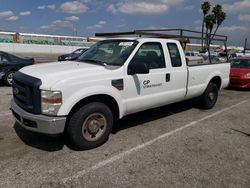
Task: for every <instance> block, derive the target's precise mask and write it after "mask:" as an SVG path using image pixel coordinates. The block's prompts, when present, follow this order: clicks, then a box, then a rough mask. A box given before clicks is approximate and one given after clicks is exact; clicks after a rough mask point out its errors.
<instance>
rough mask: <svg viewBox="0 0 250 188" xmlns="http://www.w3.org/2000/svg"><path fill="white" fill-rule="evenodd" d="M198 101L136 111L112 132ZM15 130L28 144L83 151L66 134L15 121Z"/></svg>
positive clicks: (46, 147) (193, 105)
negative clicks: (37, 129) (49, 132)
mask: <svg viewBox="0 0 250 188" xmlns="http://www.w3.org/2000/svg"><path fill="white" fill-rule="evenodd" d="M196 107H197V102H196V101H194V100H190V101H184V102H181V103H177V104H174V105H168V106H164V107H160V108H155V109H151V110H147V111H144V112H140V113H136V114H133V115H130V116H127V117H125V118H123V119H122V120H120V121H118V122H117V123H116V125H115V126H114V128H113V131H112V133H113V134H116V133H118V132H119V131H121V130H124V129H129V128H131V127H135V126H138V125H140V124H143V123H146V122H150V121H154V120H157V119H159V118H163V117H168V116H171V115H173V114H177V113H180V112H183V111H186V110H189V109H191V108H196ZM14 130H15V131H16V133H17V135H18V137H19V138H20V139H21V140H22V141H23V142H24V143H25V144H26V145H28V146H31V147H34V148H37V149H40V150H44V151H48V152H54V151H59V150H62V149H63V147H64V146H67V147H68V148H69V149H71V150H74V151H81V150H80V149H78V148H76V147H74V146H72V145H71V144H70V141H69V139H68V138H67V136H66V135H64V134H61V135H55V136H51V135H45V134H39V133H35V132H31V131H28V130H25V129H24V128H22V127H21V126H20V125H19V124H18V123H15V125H14Z"/></svg>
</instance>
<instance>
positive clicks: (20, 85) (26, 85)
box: [13, 72, 42, 114]
mask: <svg viewBox="0 0 250 188" xmlns="http://www.w3.org/2000/svg"><path fill="white" fill-rule="evenodd" d="M41 83H42V82H41V80H40V79H38V78H34V77H32V76H28V75H26V74H23V73H21V72H16V73H15V74H14V77H13V97H14V100H15V102H16V104H17V105H18V106H20V107H21V108H22V109H24V110H26V111H27V112H30V113H34V114H40V113H41V92H40V85H41Z"/></svg>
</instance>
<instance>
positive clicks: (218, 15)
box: [211, 5, 227, 40]
mask: <svg viewBox="0 0 250 188" xmlns="http://www.w3.org/2000/svg"><path fill="white" fill-rule="evenodd" d="M213 13H214V15H215V19H216V24H217V26H216V29H215V30H214V33H213V35H212V37H211V40H213V38H214V36H215V34H216V32H217V30H218V28H219V27H220V26H221V24H222V23H223V21H224V20H225V19H226V16H227V15H226V13H225V12H223V11H222V7H221V5H216V6H215V7H214V8H213Z"/></svg>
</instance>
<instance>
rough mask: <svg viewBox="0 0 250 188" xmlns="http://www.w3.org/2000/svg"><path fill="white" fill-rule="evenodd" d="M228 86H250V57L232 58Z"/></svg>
mask: <svg viewBox="0 0 250 188" xmlns="http://www.w3.org/2000/svg"><path fill="white" fill-rule="evenodd" d="M230 86H233V87H239V88H250V57H241V58H237V59H234V60H232V64H231V71H230Z"/></svg>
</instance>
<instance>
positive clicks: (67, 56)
mask: <svg viewBox="0 0 250 188" xmlns="http://www.w3.org/2000/svg"><path fill="white" fill-rule="evenodd" d="M87 50H88V49H87V48H79V49H77V50H75V51H73V52H72V53H70V54H64V55H60V56H59V57H58V61H69V60H76V59H77V58H78V57H80V56H81V55H82V54H83V53H84V52H86V51H87Z"/></svg>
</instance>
